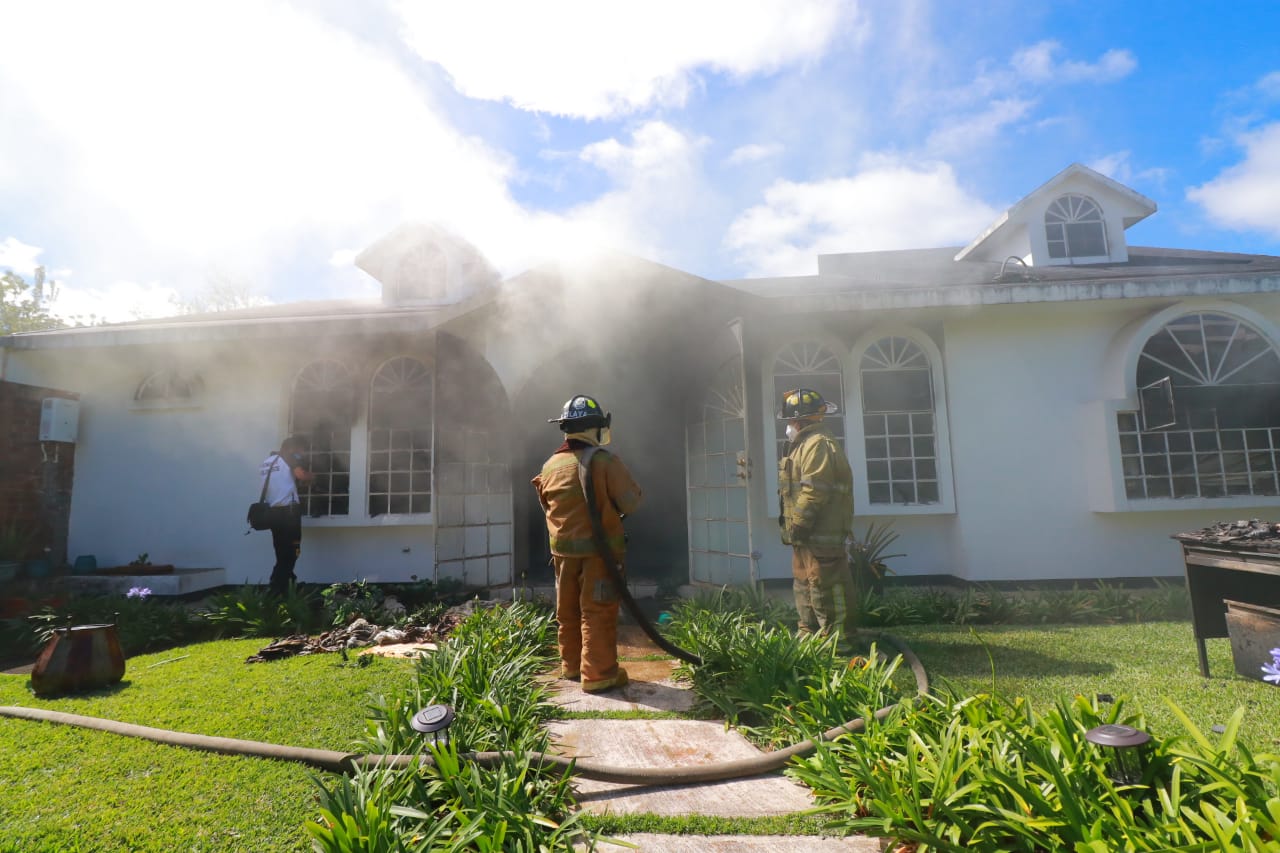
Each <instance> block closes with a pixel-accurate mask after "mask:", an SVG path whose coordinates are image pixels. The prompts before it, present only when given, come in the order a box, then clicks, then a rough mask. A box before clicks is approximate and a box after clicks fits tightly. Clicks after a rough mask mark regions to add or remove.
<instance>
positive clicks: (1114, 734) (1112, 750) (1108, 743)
mask: <svg viewBox="0 0 1280 853" xmlns="http://www.w3.org/2000/svg"><path fill="white" fill-rule="evenodd" d="M1084 739H1085V740H1087V741H1089V743H1092V744H1096V745H1097V746H1100V747H1103V748H1104V749H1105V751H1104V752H1103V754H1102V757H1103V760H1104V761H1105V762H1106V765H1107V776H1108V777H1109V778H1110V779H1111V781H1112V782H1115V783H1116V784H1117V785H1132V784H1134V783H1135V782H1137V781H1138V780H1139V779H1141V778H1142V752H1143V751H1142V749H1141V747H1142V746H1144V745H1145V744H1147V743H1149V742H1150V741H1151V735H1149V734H1147V733H1146V732H1144V731H1142V729H1135V728H1134V727H1133V726H1122V725H1119V724H1116V723H1109V724H1107V725H1105V726H1098V727H1096V728H1092V729H1089V731H1087V732H1085V733H1084Z"/></svg>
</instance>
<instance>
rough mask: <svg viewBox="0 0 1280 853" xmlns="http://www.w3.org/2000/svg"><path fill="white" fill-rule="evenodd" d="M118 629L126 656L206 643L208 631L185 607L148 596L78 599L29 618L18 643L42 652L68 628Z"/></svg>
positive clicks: (52, 606) (41, 611) (174, 602)
mask: <svg viewBox="0 0 1280 853" xmlns="http://www.w3.org/2000/svg"><path fill="white" fill-rule="evenodd" d="M112 623H114V624H115V625H116V633H117V636H118V637H119V640H120V649H121V651H123V652H124V654H125V655H126V656H129V655H136V654H142V653H143V652H153V651H159V650H161V649H167V648H171V647H172V646H176V645H180V644H182V643H189V642H194V641H197V640H202V639H207V638H208V634H209V632H208V630H207V628H206V626H205V625H204V624H203V623H202V621H201V620H200V619H199V618H198V617H197V616H195V615H194V614H192V613H191V611H190V610H189V609H188V608H187V606H186V605H185V604H183V603H182V602H176V601H160V600H157V599H156V598H155V596H153V595H151V594H150V591H149V590H148V591H147V594H146V595H141V594H137V591H135V594H133V595H76V596H72V597H71V598H68V599H67V600H66V601H65V602H63V603H61V604H58V605H46V606H45V607H43V608H41V609H40V610H39V611H37V612H36V613H33V614H32V615H31V616H29V617H27V624H28V629H27V634H26V635H25V637H21V638H20V640H19V642H20V645H22V646H24V647H28V648H31V647H34V648H35V649H39V648H40V647H42V646H44V645H45V644H46V643H48V642H49V640H50V639H51V638H52V637H53V632H54V631H55V630H56V629H58V628H61V627H63V626H65V625H68V624H70V625H94V624H112Z"/></svg>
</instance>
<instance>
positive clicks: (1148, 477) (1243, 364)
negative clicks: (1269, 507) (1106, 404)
mask: <svg viewBox="0 0 1280 853" xmlns="http://www.w3.org/2000/svg"><path fill="white" fill-rule="evenodd" d="M1136 385H1137V388H1138V392H1139V393H1138V397H1139V401H1140V404H1141V405H1140V407H1139V409H1138V410H1137V411H1127V412H1126V411H1122V412H1119V413H1118V416H1117V417H1118V424H1117V426H1118V429H1119V434H1120V435H1119V437H1120V464H1121V468H1122V472H1123V476H1124V488H1125V494H1126V496H1127V497H1128V498H1130V499H1151V498H1225V497H1232V496H1261V495H1268V496H1275V495H1280V352H1278V351H1277V345H1276V342H1275V341H1272V340H1268V338H1267V336H1266V335H1264V334H1263V333H1262V332H1260V331H1259V330H1258V329H1257V328H1254V327H1253V326H1252V325H1250V324H1249V323H1246V322H1245V321H1244V320H1241V319H1239V318H1238V317H1234V316H1232V315H1230V314H1228V313H1225V312H1216V311H1215V312H1200V313H1191V314H1185V315H1183V316H1180V317H1176V318H1175V319H1173V320H1171V321H1169V322H1168V323H1166V324H1165V325H1164V326H1163V327H1161V328H1160V329H1159V330H1158V331H1157V332H1156V333H1155V334H1153V335H1152V336H1151V337H1150V338H1148V339H1147V341H1146V343H1145V344H1144V345H1143V348H1142V352H1141V353H1140V354H1139V356H1138V361H1137V375H1136ZM1157 408H1158V409H1159V411H1158V413H1157V412H1156V409H1157Z"/></svg>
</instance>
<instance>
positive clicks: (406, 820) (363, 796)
mask: <svg viewBox="0 0 1280 853" xmlns="http://www.w3.org/2000/svg"><path fill="white" fill-rule="evenodd" d="M553 639H554V630H553V621H552V617H551V614H550V613H549V612H547V611H546V610H545V609H543V608H539V607H537V606H535V605H532V604H526V603H515V604H512V605H510V606H509V607H502V606H499V607H494V608H491V609H486V610H479V611H477V612H476V613H474V614H472V615H471V616H470V617H468V618H467V619H466V620H465V621H464V622H462V623H461V624H459V625H458V627H457V628H456V629H455V630H454V633H453V634H452V635H451V636H450V638H449V639H448V640H447V641H445V642H444V643H443V644H442V645H441V646H440V648H439V649H438V650H437V651H436V652H434V653H432V654H431V655H424V656H423V657H421V658H420V659H419V661H418V671H417V679H416V683H415V684H414V686H413V687H412V688H409V689H407V690H404V691H401V692H399V693H396V694H393V695H391V696H383V697H379V698H378V699H377V700H375V702H374V705H373V708H372V713H371V716H370V720H369V728H368V732H367V734H366V736H365V738H364V740H363V747H364V749H365V750H366V751H368V752H372V753H399V754H413V755H416V754H420V753H424V752H429V754H430V756H431V758H432V759H433V762H432V763H431V764H429V765H426V766H424V767H423V768H422V770H421V771H417V770H404V771H389V770H379V771H376V772H365V773H361V774H357V776H356V777H355V778H353V779H350V780H347V779H338V780H336V781H335V782H334V783H333V785H332V787H330V786H327V785H325V784H324V783H323V782H318V784H319V786H320V789H321V794H320V801H321V817H320V821H319V822H317V823H315V824H312V825H309V826H308V832H310V834H311V835H312V837H313V838H314V839H315V841H316V849H317V850H319V851H322V853H336V851H355V850H360V851H365V850H387V851H420V850H421V851H425V850H432V851H446V850H456V851H463V850H465V851H499V850H502V851H507V850H510V851H529V853H535V851H543V850H547V851H560V850H563V851H569V850H571V849H572V844H573V843H574V842H576V841H582V840H583V837H584V836H583V835H582V833H581V831H580V829H579V827H578V825H577V818H576V817H574V816H571V815H570V812H571V809H572V807H573V800H572V792H571V787H570V783H571V780H570V777H568V776H565V775H561V774H559V773H557V772H554V771H551V770H543V769H540V768H538V767H536V766H535V764H534V759H533V756H534V755H535V754H536V753H540V752H543V751H545V750H547V748H548V734H547V732H546V730H545V728H544V727H543V725H542V723H543V722H545V721H546V719H548V717H549V716H550V714H551V712H552V710H553V708H552V706H551V704H550V703H549V702H547V696H546V691H545V689H544V688H542V687H540V686H537V685H536V684H534V676H535V675H537V674H538V673H539V672H541V671H543V670H545V669H546V667H547V665H548V664H549V663H550V661H551V660H552V648H553V646H552V642H553ZM531 685H533V686H531ZM436 703H445V704H449V705H451V706H453V708H454V710H455V712H456V714H457V716H456V718H455V721H454V723H453V725H452V726H451V727H450V728H449V731H448V734H449V740H448V743H447V744H440V745H437V744H434V743H432V744H430V745H428V744H427V743H426V742H425V741H424V739H423V737H422V736H421V735H420V734H418V733H417V732H415V731H414V730H413V729H412V727H411V726H410V724H409V722H410V720H411V719H412V717H413V715H414V714H415V713H416V712H417V711H418V710H419V709H420V708H423V707H425V706H427V705H430V704H436ZM469 751H505V752H506V753H507V754H506V755H505V756H504V758H503V759H502V760H501V761H500V762H498V763H497V764H496V765H493V766H490V767H485V768H481V767H479V766H478V765H476V764H474V763H470V762H468V761H467V760H466V759H465V758H463V757H462V755H461V754H462V753H464V752H469ZM585 837H586V838H587V841H588V843H593V842H591V840H590V835H589V834H587V835H586V836H585Z"/></svg>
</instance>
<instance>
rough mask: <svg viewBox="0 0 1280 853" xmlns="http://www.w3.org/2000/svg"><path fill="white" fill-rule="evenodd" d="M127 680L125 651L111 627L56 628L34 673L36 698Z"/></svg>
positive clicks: (113, 628) (116, 632)
mask: <svg viewBox="0 0 1280 853" xmlns="http://www.w3.org/2000/svg"><path fill="white" fill-rule="evenodd" d="M122 678H124V651H123V650H122V649H121V648H120V635H119V632H118V631H117V630H116V626H115V625H114V624H112V625H75V626H68V627H66V628H55V629H54V633H53V637H51V638H50V640H49V642H48V643H47V644H46V645H45V647H44V649H43V650H42V651H41V652H40V657H39V658H37V659H36V665H35V667H34V668H33V669H32V670H31V689H32V690H34V691H35V693H36V695H37V696H45V697H50V696H60V695H62V694H63V693H76V692H79V691H82V690H93V689H95V688H98V687H105V686H107V685H108V684H115V683H116V682H117V681H119V680H120V679H122Z"/></svg>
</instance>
